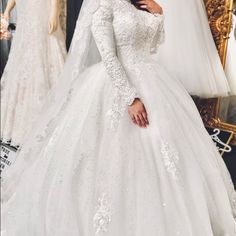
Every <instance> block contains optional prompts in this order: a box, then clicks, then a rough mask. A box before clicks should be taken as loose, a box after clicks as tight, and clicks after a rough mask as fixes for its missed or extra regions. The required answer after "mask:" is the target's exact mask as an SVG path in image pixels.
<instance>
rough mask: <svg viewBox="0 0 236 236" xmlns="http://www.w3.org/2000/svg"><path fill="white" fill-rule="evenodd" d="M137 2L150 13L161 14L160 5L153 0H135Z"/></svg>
mask: <svg viewBox="0 0 236 236" xmlns="http://www.w3.org/2000/svg"><path fill="white" fill-rule="evenodd" d="M137 4H138V6H139V7H140V8H141V9H146V10H147V11H149V12H150V13H152V14H155V13H157V14H160V15H162V14H163V10H162V7H161V6H160V5H159V4H158V3H157V2H155V1H154V0H140V1H138V2H137Z"/></svg>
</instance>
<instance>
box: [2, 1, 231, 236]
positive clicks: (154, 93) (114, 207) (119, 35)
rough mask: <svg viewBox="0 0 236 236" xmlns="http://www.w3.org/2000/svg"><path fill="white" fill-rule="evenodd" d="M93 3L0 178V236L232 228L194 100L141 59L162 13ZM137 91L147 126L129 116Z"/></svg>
mask: <svg viewBox="0 0 236 236" xmlns="http://www.w3.org/2000/svg"><path fill="white" fill-rule="evenodd" d="M98 4H99V1H94V0H87V1H86V0H85V1H84V3H83V7H82V11H81V13H80V16H79V20H78V23H77V27H76V31H75V34H74V38H73V43H72V47H71V51H70V55H69V58H68V60H67V63H66V66H65V69H64V70H63V73H62V77H63V78H64V79H65V78H67V81H66V80H63V82H62V84H61V85H60V86H58V88H57V89H55V91H54V92H53V93H52V105H51V106H50V107H49V108H48V109H46V108H45V112H44V114H43V115H42V116H41V117H40V118H39V120H38V122H37V123H36V124H35V125H34V130H32V131H31V132H30V135H29V140H28V141H27V142H26V143H25V144H24V146H23V148H22V150H21V151H20V153H19V156H18V158H17V161H16V162H15V164H14V165H13V166H12V167H11V168H10V169H9V170H8V172H6V173H5V174H4V175H3V183H2V200H3V206H2V236H5V235H6V236H18V235H24V236H32V235H34V236H42V235H44V236H65V235H69V236H93V235H106V236H121V235H122V236H144V235H148V236H177V235H181V236H199V235H201V236H234V235H235V230H236V228H235V222H234V217H233V215H234V216H236V198H235V192H234V189H233V186H232V182H231V180H230V177H229V174H228V172H227V169H226V167H225V165H224V163H223V160H222V158H221V156H220V155H219V153H218V151H217V149H216V147H215V145H214V144H213V142H212V140H211V138H210V137H209V135H208V134H207V132H206V130H205V128H204V126H203V124H202V121H201V118H200V116H199V114H198V111H197V109H196V107H195V106H194V103H193V102H192V99H191V97H190V96H189V95H188V94H187V92H186V91H185V89H184V88H183V87H182V86H181V84H180V83H179V82H178V81H175V80H173V79H172V78H170V77H169V75H168V74H167V73H166V72H165V70H163V69H162V67H161V66H159V65H158V64H157V63H156V62H154V61H153V60H152V58H151V57H150V52H155V51H156V49H157V48H158V46H159V45H160V44H161V43H162V41H163V40H164V30H163V21H164V16H163V15H158V14H156V15H152V14H150V13H147V12H145V11H140V10H137V9H136V8H135V7H134V6H133V5H131V4H130V2H129V0H101V2H100V6H99V5H98ZM91 29H92V32H93V36H94V37H92V35H91ZM93 39H95V42H96V44H97V47H98V49H99V51H100V54H101V57H102V62H98V61H99V60H100V58H99V57H98V56H99V55H96V54H95V51H96V46H95V45H94V41H93ZM96 61H97V62H98V63H96V64H94V63H95V62H96ZM135 97H139V98H140V99H141V100H142V101H143V102H144V104H145V106H146V109H147V112H148V115H149V121H150V125H149V126H148V128H146V129H142V128H139V127H137V126H136V125H134V124H133V122H132V121H131V119H130V117H129V115H128V113H127V105H128V104H131V103H132V101H133V100H134V98H135Z"/></svg>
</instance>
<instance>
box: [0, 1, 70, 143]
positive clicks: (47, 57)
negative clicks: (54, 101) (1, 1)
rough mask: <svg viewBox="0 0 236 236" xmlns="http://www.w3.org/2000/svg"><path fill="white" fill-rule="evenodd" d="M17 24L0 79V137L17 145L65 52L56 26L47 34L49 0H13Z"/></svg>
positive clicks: (56, 74) (51, 84)
mask: <svg viewBox="0 0 236 236" xmlns="http://www.w3.org/2000/svg"><path fill="white" fill-rule="evenodd" d="M16 7H17V28H16V33H15V35H14V40H13V43H12V47H11V52H10V55H9V60H8V63H7V65H6V68H5V71H4V73H3V76H2V79H1V81H2V82H1V90H2V91H1V140H2V142H4V143H10V144H11V145H13V146H21V144H22V143H23V141H24V138H25V133H26V132H27V131H28V130H30V129H31V127H32V123H33V121H34V120H35V119H36V117H37V116H38V115H39V113H40V110H41V109H42V106H43V104H44V102H45V98H46V96H47V94H48V92H49V91H50V89H51V88H52V87H54V86H55V84H56V83H57V82H58V81H59V74H60V72H61V69H62V67H63V65H64V59H65V56H66V49H65V42H64V36H63V33H62V31H61V29H60V26H59V28H58V30H57V31H56V32H55V33H53V34H52V35H49V34H48V29H49V14H50V8H51V6H50V1H43V0H26V1H25V0H17V1H16Z"/></svg>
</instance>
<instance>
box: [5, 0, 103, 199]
mask: <svg viewBox="0 0 236 236" xmlns="http://www.w3.org/2000/svg"><path fill="white" fill-rule="evenodd" d="M99 4H100V0H84V1H83V4H82V7H81V11H80V14H79V17H78V20H77V24H76V29H75V32H74V36H73V40H72V44H71V47H70V51H69V54H68V57H67V60H66V63H65V66H64V68H63V71H62V74H61V76H60V77H61V78H60V79H59V81H60V83H58V84H57V85H56V86H55V88H54V89H53V90H52V91H51V92H50V94H49V95H48V98H47V99H46V103H45V107H44V108H43V110H42V113H41V114H40V115H39V118H38V119H37V121H36V122H35V123H34V124H33V129H32V130H31V131H30V132H29V133H28V134H26V137H27V138H26V140H25V142H24V143H23V145H22V149H21V150H20V152H19V154H18V156H17V158H16V161H15V163H14V164H13V165H12V166H11V168H9V169H7V171H6V172H5V173H4V172H3V173H2V200H3V201H5V200H7V199H8V198H9V197H10V196H11V194H12V193H13V192H14V189H15V187H16V185H17V183H18V179H19V176H21V175H22V173H23V172H24V170H25V169H27V168H28V167H29V166H30V165H32V163H33V162H34V159H35V158H36V156H37V154H39V152H40V151H41V150H42V148H43V146H44V145H45V144H46V143H47V142H48V140H49V136H50V134H51V133H52V132H53V131H54V130H55V128H56V123H57V122H56V121H57V119H58V117H59V114H60V113H61V112H63V110H64V108H65V106H66V105H67V102H68V100H69V99H70V94H71V90H72V89H73V83H74V81H75V80H76V81H77V83H78V80H79V79H80V74H81V73H82V72H83V71H84V70H85V69H86V68H87V67H89V66H90V65H92V64H94V63H96V62H98V61H100V60H101V58H100V54H99V51H98V49H97V47H96V44H95V41H94V39H93V36H92V32H91V24H92V17H93V14H94V12H95V11H96V10H97V9H98V7H99Z"/></svg>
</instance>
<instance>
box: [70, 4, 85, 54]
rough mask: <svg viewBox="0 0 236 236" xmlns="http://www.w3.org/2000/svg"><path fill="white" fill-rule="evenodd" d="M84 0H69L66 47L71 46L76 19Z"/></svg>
mask: <svg viewBox="0 0 236 236" xmlns="http://www.w3.org/2000/svg"><path fill="white" fill-rule="evenodd" d="M82 2H83V0H67V22H66V27H67V29H66V34H67V36H66V47H67V50H68V49H69V47H70V43H71V39H72V37H73V33H74V29H75V25H76V20H77V18H78V14H79V11H80V8H81V5H82Z"/></svg>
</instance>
